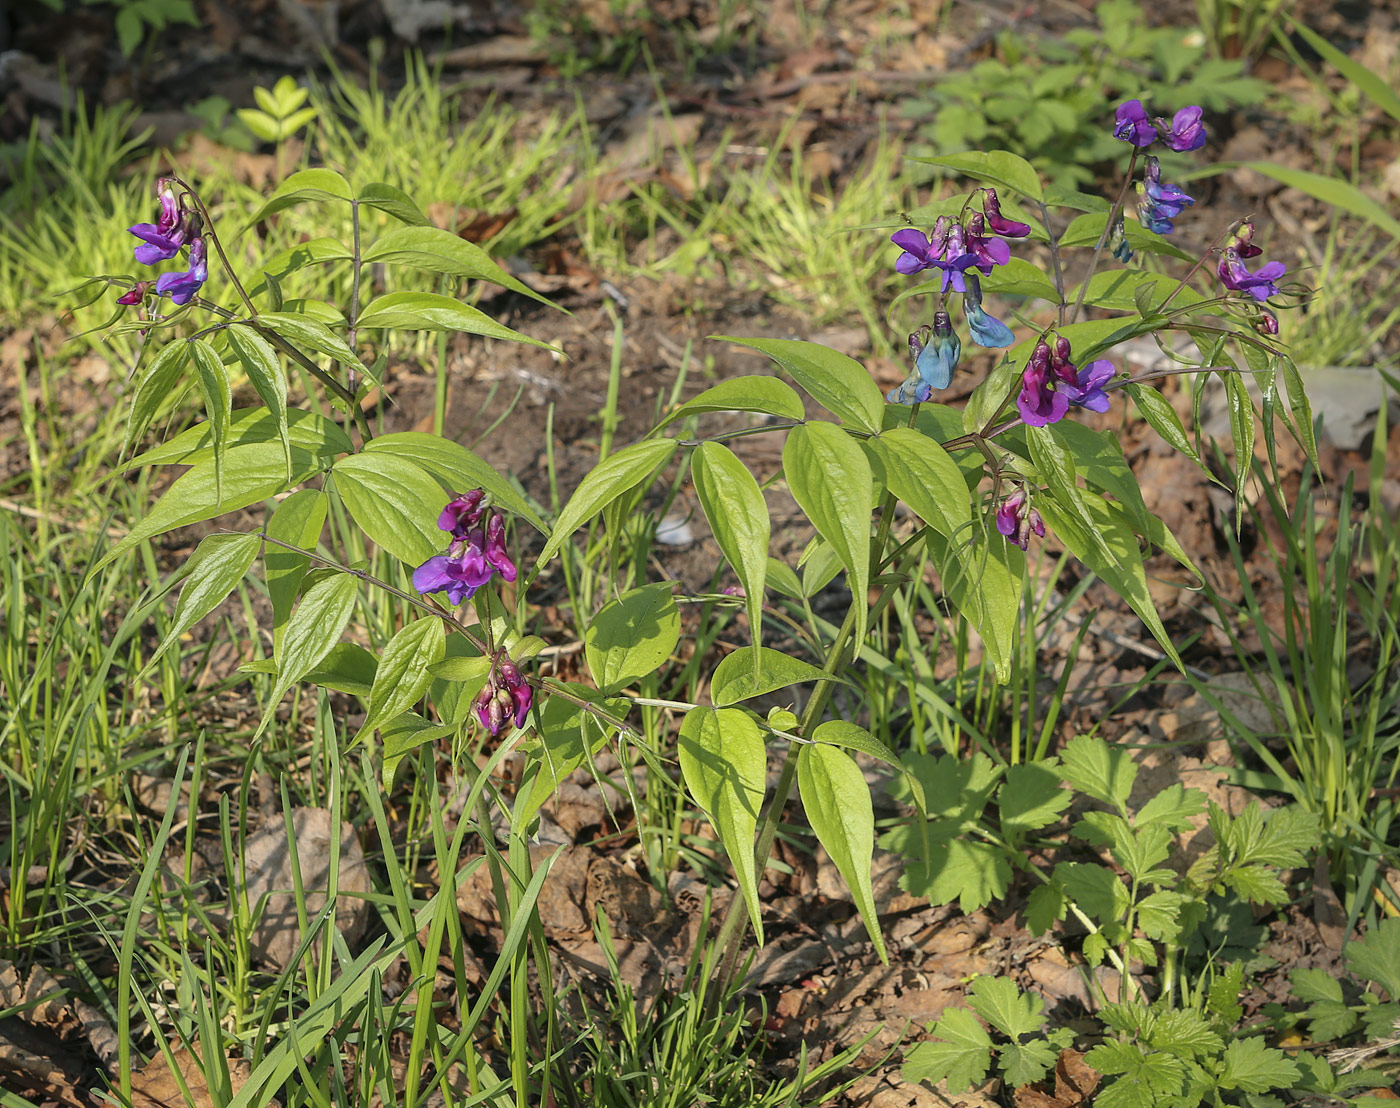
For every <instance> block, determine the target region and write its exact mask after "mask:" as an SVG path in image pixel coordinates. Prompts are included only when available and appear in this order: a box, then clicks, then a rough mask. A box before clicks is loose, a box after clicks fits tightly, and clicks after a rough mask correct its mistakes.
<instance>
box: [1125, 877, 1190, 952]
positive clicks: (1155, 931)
mask: <svg viewBox="0 0 1400 1108" xmlns="http://www.w3.org/2000/svg"><path fill="white" fill-rule="evenodd" d="M1186 899H1187V898H1186V896H1185V895H1183V894H1182V893H1177V892H1172V891H1171V890H1170V889H1158V890H1157V891H1156V892H1154V893H1150V894H1148V895H1147V896H1145V897H1143V898H1142V899H1141V900H1140V901H1138V905H1137V924H1138V926H1139V927H1140V928H1142V933H1143V934H1144V935H1146V936H1147V937H1148V938H1149V939H1156V940H1157V941H1158V942H1163V943H1174V942H1176V940H1177V939H1178V938H1179V937H1180V935H1181V909H1182V905H1183V904H1185V903H1186Z"/></svg>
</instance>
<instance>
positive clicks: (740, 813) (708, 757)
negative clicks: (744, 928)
mask: <svg viewBox="0 0 1400 1108" xmlns="http://www.w3.org/2000/svg"><path fill="white" fill-rule="evenodd" d="M679 754H680V763H681V775H682V776H683V777H684V778H685V784H686V788H688V789H689V790H690V795H691V796H693V797H694V798H695V802H696V803H697V804H699V805H700V807H701V808H703V809H704V810H705V815H706V816H708V817H709V820H710V823H711V824H712V825H713V826H714V829H715V830H716V831H717V832H718V833H719V837H720V842H722V843H723V844H724V850H725V853H726V854H728V855H729V860H730V863H731V864H732V865H733V867H734V877H735V880H736V881H738V883H739V889H740V891H741V892H742V893H743V894H744V903H745V904H746V905H747V907H748V910H749V919H750V920H751V921H752V922H753V930H754V936H755V937H756V938H757V940H758V943H759V945H760V946H762V945H763V918H762V911H761V909H760V908H759V903H758V871H757V866H756V864H755V858H754V832H755V830H756V828H757V826H758V812H759V809H760V808H761V807H762V806H763V792H764V787H765V784H766V781H767V773H768V756H767V753H766V751H765V750H764V746H763V735H762V733H761V732H760V731H759V729H758V724H756V723H755V722H754V721H753V719H752V717H751V716H749V714H748V713H747V712H744V711H741V710H739V709H737V708H721V709H719V710H718V711H716V710H715V709H713V708H704V707H701V708H692V709H691V710H690V711H689V712H687V713H686V716H685V721H684V722H683V723H682V724H681V732H680V745H679Z"/></svg>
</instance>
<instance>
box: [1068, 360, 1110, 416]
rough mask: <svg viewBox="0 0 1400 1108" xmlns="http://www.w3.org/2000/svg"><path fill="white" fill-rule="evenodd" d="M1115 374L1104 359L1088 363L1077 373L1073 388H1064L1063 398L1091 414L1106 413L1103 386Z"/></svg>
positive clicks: (1106, 401)
mask: <svg viewBox="0 0 1400 1108" xmlns="http://www.w3.org/2000/svg"><path fill="white" fill-rule="evenodd" d="M1115 372H1116V371H1115V370H1114V368H1113V363H1112V362H1110V361H1108V360H1107V359H1105V358H1100V359H1099V360H1098V361H1094V362H1090V363H1089V364H1088V365H1086V366H1085V367H1084V368H1083V369H1081V370H1080V371H1079V373H1078V375H1077V378H1076V382H1075V384H1074V385H1073V386H1069V385H1066V386H1065V396H1066V397H1068V398H1069V402H1070V403H1071V404H1073V405H1075V406H1076V407H1079V408H1088V409H1089V410H1090V411H1091V412H1106V411H1108V393H1107V392H1105V391H1104V387H1103V386H1104V385H1105V384H1107V383H1108V382H1109V381H1111V380H1112V379H1113V375H1114V373H1115Z"/></svg>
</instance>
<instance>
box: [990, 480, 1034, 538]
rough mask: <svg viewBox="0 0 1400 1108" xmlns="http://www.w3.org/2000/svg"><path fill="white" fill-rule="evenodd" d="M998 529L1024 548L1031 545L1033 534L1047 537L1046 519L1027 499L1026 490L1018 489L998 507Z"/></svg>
mask: <svg viewBox="0 0 1400 1108" xmlns="http://www.w3.org/2000/svg"><path fill="white" fill-rule="evenodd" d="M996 521H997V530H998V531H1000V532H1001V533H1002V534H1003V535H1005V536H1006V537H1007V538H1008V539H1010V540H1011V542H1012V544H1013V545H1015V546H1019V547H1020V548H1021V549H1022V550H1025V549H1026V547H1028V546H1029V545H1030V542H1031V535H1032V534H1034V535H1035V537H1036V538H1038V539H1043V538H1044V537H1045V521H1044V520H1043V519H1041V518H1040V513H1039V512H1038V511H1036V510H1035V509H1034V508H1032V507H1031V506H1030V504H1029V502H1028V501H1027V500H1026V490H1025V489H1017V490H1016V491H1015V492H1013V493H1012V494H1011V495H1010V496H1008V497H1007V498H1006V499H1005V500H1003V501H1002V502H1001V507H1000V508H998V509H997V516H996Z"/></svg>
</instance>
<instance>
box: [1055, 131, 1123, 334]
mask: <svg viewBox="0 0 1400 1108" xmlns="http://www.w3.org/2000/svg"><path fill="white" fill-rule="evenodd" d="M1137 157H1138V148H1137V147H1136V146H1134V147H1133V156H1132V157H1131V158H1130V159H1128V172H1127V173H1126V174H1124V176H1123V187H1122V188H1120V189H1119V190H1118V199H1117V200H1115V201H1114V202H1113V210H1112V211H1110V212H1109V213H1108V222H1107V223H1105V224H1104V225H1103V234H1101V235H1099V241H1098V242H1097V243H1095V244H1094V256H1093V257H1092V258H1090V259H1089V272H1088V273H1086V274H1085V275H1084V283H1083V284H1082V285H1080V286H1079V296H1078V298H1077V299H1076V300H1075V302H1074V309H1073V310H1072V311H1071V312H1070V313H1069V321H1070V323H1073V322H1074V321H1075V320H1076V319H1078V318H1079V309H1080V308H1082V307H1083V306H1084V297H1085V295H1086V294H1087V293H1088V292H1089V281H1090V279H1091V278H1092V277H1093V276H1094V271H1095V270H1096V269H1098V267H1099V256H1100V255H1101V254H1103V248H1104V246H1105V245H1106V244H1107V243H1108V236H1109V235H1110V234H1111V233H1112V232H1113V225H1114V224H1115V223H1117V222H1118V217H1119V216H1120V215H1122V214H1123V203H1124V201H1126V200H1127V199H1128V186H1129V185H1131V184H1132V183H1133V171H1134V170H1135V169H1137Z"/></svg>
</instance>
